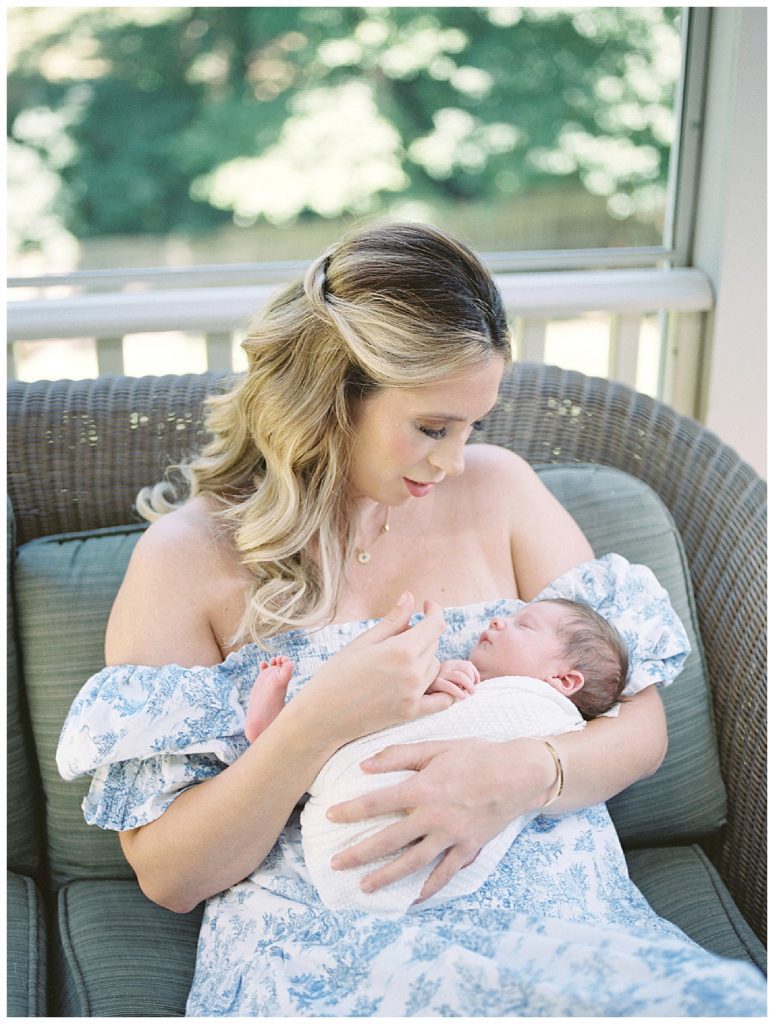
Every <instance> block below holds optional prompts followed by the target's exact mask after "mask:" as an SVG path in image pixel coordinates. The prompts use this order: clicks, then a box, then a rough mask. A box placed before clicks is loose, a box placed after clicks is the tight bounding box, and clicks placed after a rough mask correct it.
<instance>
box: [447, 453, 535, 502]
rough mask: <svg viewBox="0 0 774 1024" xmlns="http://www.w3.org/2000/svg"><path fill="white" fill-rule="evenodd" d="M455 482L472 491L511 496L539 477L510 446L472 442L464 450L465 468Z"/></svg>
mask: <svg viewBox="0 0 774 1024" xmlns="http://www.w3.org/2000/svg"><path fill="white" fill-rule="evenodd" d="M457 480H458V482H459V483H460V484H461V485H462V486H463V487H464V488H465V489H466V490H467V491H468V492H469V493H471V494H477V493H481V489H482V488H483V489H484V491H485V493H487V494H488V495H490V496H492V497H498V496H500V497H502V498H504V499H513V498H514V496H520V495H521V494H523V493H524V492H525V490H526V492H527V493H529V491H530V490H532V489H533V488H534V487H535V486H536V485H539V479H538V477H537V474H536V473H535V471H534V469H533V468H532V466H530V464H529V463H528V462H527V461H526V459H523V458H522V457H521V456H520V455H517V454H516V452H513V451H511V450H510V449H509V448H500V447H499V446H498V445H494V444H472V445H469V447H468V448H467V449H466V452H465V472H464V473H463V474H462V476H460V477H458V478H457Z"/></svg>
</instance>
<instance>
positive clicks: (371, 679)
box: [284, 593, 453, 749]
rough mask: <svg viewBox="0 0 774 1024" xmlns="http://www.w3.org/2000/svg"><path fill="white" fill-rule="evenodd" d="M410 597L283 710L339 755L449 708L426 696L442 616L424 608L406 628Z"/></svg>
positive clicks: (430, 605)
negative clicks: (361, 740)
mask: <svg viewBox="0 0 774 1024" xmlns="http://www.w3.org/2000/svg"><path fill="white" fill-rule="evenodd" d="M413 610H414V598H413V595H412V594H410V593H406V594H403V595H402V597H401V599H400V601H399V602H398V604H397V605H396V606H395V607H394V608H393V609H392V611H390V613H389V614H388V615H386V616H385V617H384V618H383V619H381V620H380V621H379V622H377V623H376V625H375V626H372V627H371V628H370V629H368V630H366V631H365V632H364V633H361V634H360V636H358V637H357V638H356V639H355V640H353V641H352V642H351V643H349V644H348V645H347V646H346V647H345V648H343V649H342V650H341V651H339V652H338V654H336V655H334V656H333V657H332V658H331V659H330V660H329V661H327V662H326V663H325V665H323V667H322V668H321V669H319V670H318V671H317V672H316V673H315V675H314V677H313V678H312V679H310V681H309V682H308V683H307V684H306V685H305V686H304V687H303V688H302V689H301V692H300V693H299V694H298V695H297V696H295V697H294V698H293V700H292V701H290V703H289V704H288V705H286V708H285V712H284V713H285V714H291V715H297V716H299V717H300V720H301V721H303V722H304V723H305V724H306V727H313V728H314V729H315V731H316V733H317V735H320V736H323V735H324V736H326V737H328V739H329V740H330V741H331V742H332V743H333V749H337V748H338V747H340V746H342V745H343V744H344V743H348V742H349V741H350V740H353V739H357V738H358V737H359V736H364V735H366V734H367V733H371V732H376V731H377V730H378V729H383V728H386V727H387V726H390V725H396V724H398V723H400V722H408V721H411V720H413V719H415V718H419V717H420V716H422V715H427V714H430V713H431V712H434V711H442V710H443V709H444V708H447V707H449V706H450V705H451V704H452V703H453V697H452V696H451V695H450V694H448V693H426V690H427V689H428V687H429V686H430V684H431V683H432V682H433V680H434V679H435V678H436V676H437V675H438V671H439V667H440V662H439V660H438V657H437V654H436V651H437V649H438V641H439V639H440V637H441V634H442V633H443V632H444V630H445V629H446V622H445V621H444V617H443V611H442V609H441V607H440V605H438V604H436V603H435V602H433V601H426V602H425V604H424V612H425V618H424V619H422V620H421V621H420V622H418V623H417V624H416V625H415V626H409V619H410V617H411V614H412V612H413Z"/></svg>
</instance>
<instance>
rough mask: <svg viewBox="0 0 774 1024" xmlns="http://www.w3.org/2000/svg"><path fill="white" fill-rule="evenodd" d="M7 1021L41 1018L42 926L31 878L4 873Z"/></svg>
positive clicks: (39, 902)
mask: <svg viewBox="0 0 774 1024" xmlns="http://www.w3.org/2000/svg"><path fill="white" fill-rule="evenodd" d="M6 900H7V905H8V917H7V940H8V982H7V1007H6V1011H7V1014H8V1016H9V1017H44V1016H46V1014H47V1009H46V926H45V917H44V912H43V901H42V898H41V895H40V893H39V892H38V889H37V886H36V885H35V883H34V882H33V880H32V879H31V878H27V877H26V876H25V875H17V874H15V873H14V872H12V871H8V872H7V883H6Z"/></svg>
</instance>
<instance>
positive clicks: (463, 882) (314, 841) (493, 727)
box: [301, 676, 584, 917]
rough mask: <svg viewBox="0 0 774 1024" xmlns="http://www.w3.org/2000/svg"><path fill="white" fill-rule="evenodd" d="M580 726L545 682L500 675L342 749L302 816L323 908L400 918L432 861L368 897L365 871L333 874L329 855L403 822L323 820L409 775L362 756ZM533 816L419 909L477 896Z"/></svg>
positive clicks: (491, 843)
mask: <svg viewBox="0 0 774 1024" xmlns="http://www.w3.org/2000/svg"><path fill="white" fill-rule="evenodd" d="M583 726H584V721H583V718H582V717H581V715H580V713H579V712H578V709H577V708H576V707H575V705H574V704H573V703H572V702H571V701H570V700H568V699H567V698H566V697H563V696H562V695H561V694H560V693H557V692H556V690H554V689H552V688H551V687H550V686H549V685H548V683H545V682H543V681H542V680H540V679H531V678H528V677H527V676H503V677H502V678H499V679H490V680H488V681H487V682H483V683H479V685H478V686H477V687H476V692H475V693H474V694H472V696H470V697H468V698H467V699H466V700H463V701H458V702H457V703H456V704H453V705H452V706H451V707H450V708H447V709H446V710H445V711H439V712H437V713H436V714H434V715H428V716H426V717H425V718H421V719H418V720H417V721H414V722H408V723H406V724H405V725H397V726H394V727H393V728H391V729H382V730H380V731H379V732H377V733H372V734H371V735H370V736H364V737H363V738H362V739H359V740H355V741H354V742H353V743H348V744H347V745H346V746H344V747H342V748H341V749H340V750H338V751H337V752H336V753H335V754H334V755H333V757H332V758H331V759H330V760H329V761H328V762H327V764H326V765H325V767H324V768H323V769H322V771H321V772H320V774H319V775H318V776H317V778H316V779H315V781H314V783H313V784H312V786H311V788H310V790H309V800H308V801H307V803H306V805H305V807H304V810H303V812H302V814H301V840H302V845H303V850H304V860H305V861H306V866H307V868H308V869H309V874H310V876H311V879H312V881H313V882H314V884H315V885H316V886H317V890H318V892H319V893H320V898H321V899H322V901H323V903H324V904H325V905H326V906H327V907H329V908H330V909H331V910H364V911H367V912H368V913H371V914H378V915H380V916H381V917H396V916H400V915H401V914H404V913H406V912H407V911H408V910H410V909H411V908H412V903H413V902H414V900H416V899H417V897H418V896H419V893H420V891H421V889H422V885H423V883H424V881H425V879H426V878H427V876H428V875H429V874H430V872H431V871H432V869H433V868H434V867H435V865H436V863H437V861H433V862H432V863H431V864H430V865H428V867H426V868H424V869H422V870H421V871H417V872H415V873H414V874H413V875H410V876H409V877H408V878H404V879H401V880H400V881H398V882H395V883H393V884H392V885H388V886H385V888H383V889H379V890H377V891H376V892H371V893H364V892H362V891H361V890H360V885H359V883H360V879H361V878H362V875H363V869H362V868H357V869H354V868H353V869H351V870H348V871H334V870H333V868H331V866H330V861H331V857H333V855H334V854H336V853H339V852H341V851H343V850H346V849H347V848H348V847H350V846H352V845H354V844H355V843H357V842H360V841H361V840H362V839H366V838H368V837H369V836H372V835H374V833H376V832H378V831H379V830H380V829H382V828H385V827H386V826H388V825H390V824H392V823H393V822H395V821H398V820H400V815H397V814H395V815H382V816H381V817H379V818H372V819H370V820H369V821H365V822H353V823H347V824H334V823H333V822H331V821H329V820H328V819H327V817H326V816H325V812H326V811H327V809H328V808H329V807H330V806H331V805H332V804H336V803H341V802H343V801H344V800H349V799H352V798H353V797H356V796H360V795H361V794H363V793H367V792H370V791H372V790H375V789H381V788H382V787H383V786H390V785H394V784H395V783H398V782H401V781H402V780H403V779H405V778H407V777H408V776H409V775H411V774H412V773H411V772H407V771H402V772H380V773H378V774H373V773H371V774H369V773H368V772H364V771H362V769H361V768H360V762H361V761H363V760H365V758H367V757H370V756H371V755H372V754H376V753H377V752H378V751H380V750H383V749H384V748H385V747H387V746H390V745H392V744H393V743H419V742H422V741H424V740H452V739H462V738H464V737H468V736H478V737H480V738H482V739H490V740H496V741H503V740H511V739H517V738H518V737H519V736H555V735H558V734H559V733H563V732H569V731H571V730H575V729H582V728H583ZM536 815H537V812H535V813H534V814H524V815H521V817H519V818H516V819H515V820H514V821H512V822H511V823H510V825H509V826H508V828H506V829H504V830H503V831H502V832H501V833H500V834H499V835H497V836H495V838H494V839H492V840H490V841H489V842H488V843H487V844H486V846H485V847H484V848H483V849H482V850H481V852H480V853H479V854H478V856H477V857H476V859H475V860H474V861H473V863H472V864H469V865H468V866H467V867H465V868H463V869H462V870H461V871H459V872H458V873H457V874H456V875H455V876H454V878H453V879H452V880H451V882H449V884H448V885H447V886H446V887H445V888H444V889H443V890H442V891H441V892H439V893H437V894H436V895H435V896H433V897H431V898H430V899H428V900H426V901H424V902H423V903H422V908H423V909H427V908H428V907H433V906H437V905H438V904H440V903H445V902H447V901H448V900H450V899H455V898H456V897H457V896H464V895H467V894H468V893H472V892H475V891H476V889H478V888H479V886H481V885H482V884H483V882H484V881H485V880H486V878H487V876H488V875H489V874H491V872H492V871H493V870H494V869H495V868H496V867H497V864H498V863H499V862H500V860H501V859H502V858H503V856H504V855H505V853H506V851H507V850H508V849H509V847H510V846H511V844H512V842H513V840H514V839H515V838H516V836H517V835H518V834H519V832H520V831H521V830H522V829H523V828H524V826H525V825H526V824H527V823H528V822H530V821H531V820H532V819H533V818H534V817H536ZM392 859H393V858H392V857H385V858H381V859H380V860H376V861H373V862H372V864H371V865H369V871H373V870H376V868H378V867H380V866H381V865H382V864H387V863H389V861H390V860H392Z"/></svg>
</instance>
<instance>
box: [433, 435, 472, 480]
mask: <svg viewBox="0 0 774 1024" xmlns="http://www.w3.org/2000/svg"><path fill="white" fill-rule="evenodd" d="M429 461H430V463H431V464H432V465H433V466H435V468H436V469H440V470H441V471H442V472H443V474H444V476H459V475H460V474H461V473H463V472H464V471H465V443H464V441H463V442H458V441H456V440H453V441H452V443H451V444H446V445H442V446H441V447H439V448H437V449H436V450H435V451H434V452H433V454H432V456H431V457H430V459H429Z"/></svg>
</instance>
